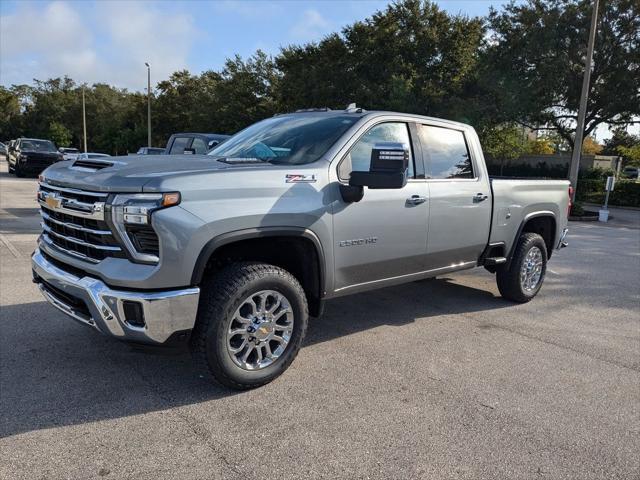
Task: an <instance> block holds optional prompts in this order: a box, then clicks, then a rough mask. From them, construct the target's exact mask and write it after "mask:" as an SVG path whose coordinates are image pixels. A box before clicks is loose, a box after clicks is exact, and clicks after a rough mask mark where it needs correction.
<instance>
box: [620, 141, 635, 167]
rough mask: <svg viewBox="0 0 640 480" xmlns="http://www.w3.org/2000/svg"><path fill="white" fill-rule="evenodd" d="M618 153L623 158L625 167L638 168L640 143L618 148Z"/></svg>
mask: <svg viewBox="0 0 640 480" xmlns="http://www.w3.org/2000/svg"><path fill="white" fill-rule="evenodd" d="M617 150H618V153H619V154H620V155H621V156H622V157H623V159H624V163H625V166H632V167H640V143H636V144H635V145H633V146H631V147H624V146H622V145H621V146H619V147H618V149H617Z"/></svg>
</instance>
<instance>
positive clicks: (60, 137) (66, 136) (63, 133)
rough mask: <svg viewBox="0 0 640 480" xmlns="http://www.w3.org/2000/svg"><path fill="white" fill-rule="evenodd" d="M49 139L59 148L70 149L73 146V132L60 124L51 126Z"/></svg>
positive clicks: (55, 123)
mask: <svg viewBox="0 0 640 480" xmlns="http://www.w3.org/2000/svg"><path fill="white" fill-rule="evenodd" d="M47 136H48V138H50V139H51V141H52V142H53V143H55V144H56V146H58V147H68V146H69V145H70V144H71V132H70V131H69V129H68V128H67V127H65V126H64V125H62V124H61V123H59V122H51V123H50V124H49V133H48V135H47Z"/></svg>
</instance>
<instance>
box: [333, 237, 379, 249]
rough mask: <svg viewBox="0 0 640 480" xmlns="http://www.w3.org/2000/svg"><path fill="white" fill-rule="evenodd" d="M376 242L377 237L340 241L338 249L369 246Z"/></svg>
mask: <svg viewBox="0 0 640 480" xmlns="http://www.w3.org/2000/svg"><path fill="white" fill-rule="evenodd" d="M377 241H378V237H368V238H357V239H355V240H341V241H340V243H338V246H340V247H355V246H356V245H371V244H373V243H376V242H377Z"/></svg>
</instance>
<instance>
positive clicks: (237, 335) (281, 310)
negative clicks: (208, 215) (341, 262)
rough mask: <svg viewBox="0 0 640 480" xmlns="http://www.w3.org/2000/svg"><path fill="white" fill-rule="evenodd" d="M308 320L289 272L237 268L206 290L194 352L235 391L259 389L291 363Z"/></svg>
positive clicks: (258, 266) (217, 277) (256, 266)
mask: <svg viewBox="0 0 640 480" xmlns="http://www.w3.org/2000/svg"><path fill="white" fill-rule="evenodd" d="M308 317H309V312H308V306H307V300H306V297H305V294H304V290H303V289H302V287H301V286H300V283H299V282H298V280H296V278H295V277H294V276H293V275H291V274H290V273H289V272H287V271H286V270H283V269H282V268H280V267H276V266H274V265H268V264H260V263H253V262H242V263H236V264H232V265H229V266H227V267H226V268H224V269H222V270H221V271H219V272H216V273H215V274H213V275H212V277H211V278H210V279H209V280H207V281H206V282H205V284H204V285H203V286H202V293H201V298H200V305H199V308H198V318H197V320H196V326H195V328H194V331H193V334H192V337H191V350H192V353H193V355H194V357H195V359H196V361H198V363H199V364H200V365H201V366H202V367H204V368H205V369H206V370H208V371H209V373H211V375H212V376H213V377H214V378H215V379H216V380H217V381H218V382H219V383H221V384H223V385H225V386H227V387H230V388H233V389H236V390H246V389H249V388H255V387H259V386H261V385H264V384H266V383H268V382H270V381H272V380H274V379H275V378H277V377H278V376H280V375H281V374H282V373H283V372H284V371H285V370H286V369H287V368H288V367H289V365H291V362H293V360H294V359H295V357H296V355H297V354H298V351H299V350H300V346H301V345H302V341H303V339H304V336H305V333H306V330H307V322H308Z"/></svg>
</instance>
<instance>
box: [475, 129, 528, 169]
mask: <svg viewBox="0 0 640 480" xmlns="http://www.w3.org/2000/svg"><path fill="white" fill-rule="evenodd" d="M481 138H482V148H483V150H484V152H485V153H486V154H487V155H488V156H489V157H491V159H492V160H494V161H495V160H497V161H499V162H500V175H502V173H503V170H504V167H505V165H506V164H507V163H509V162H511V161H513V160H515V159H516V158H518V157H520V155H522V154H523V153H524V152H525V148H526V142H525V139H524V136H523V133H522V129H521V128H519V127H517V126H516V125H513V124H506V125H500V126H498V127H495V128H491V129H487V130H485V131H483V132H482V135H481Z"/></svg>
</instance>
